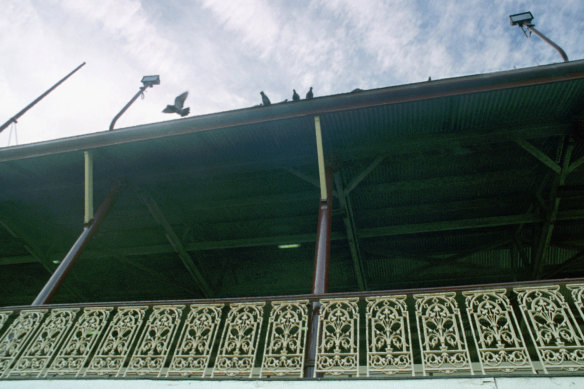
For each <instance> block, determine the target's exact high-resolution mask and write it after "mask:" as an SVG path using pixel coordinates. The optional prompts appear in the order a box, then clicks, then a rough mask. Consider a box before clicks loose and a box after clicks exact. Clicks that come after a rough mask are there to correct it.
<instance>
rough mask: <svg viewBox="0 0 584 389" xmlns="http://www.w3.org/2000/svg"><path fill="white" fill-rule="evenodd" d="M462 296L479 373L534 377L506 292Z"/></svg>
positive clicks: (471, 292)
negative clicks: (517, 373) (522, 373)
mask: <svg viewBox="0 0 584 389" xmlns="http://www.w3.org/2000/svg"><path fill="white" fill-rule="evenodd" d="M462 294H463V295H464V296H465V297H466V300H465V303H466V313H467V315H468V321H469V323H470V326H471V330H472V335H473V338H474V342H475V346H476V348H477V352H478V356H479V364H480V367H481V371H482V373H483V374H486V372H487V371H488V372H489V373H491V372H500V373H510V372H513V371H518V370H531V372H533V373H535V369H534V367H533V363H532V362H531V358H529V352H528V351H527V348H526V346H525V339H523V335H522V334H521V331H520V329H519V324H518V322H517V318H516V317H515V313H514V312H513V308H512V307H511V303H510V301H509V299H508V298H507V296H506V290H505V289H489V290H476V291H468V292H463V293H462Z"/></svg>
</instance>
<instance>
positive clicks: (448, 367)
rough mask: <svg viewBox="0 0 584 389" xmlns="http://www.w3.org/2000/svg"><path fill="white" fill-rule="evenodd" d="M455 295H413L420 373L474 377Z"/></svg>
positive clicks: (452, 293)
mask: <svg viewBox="0 0 584 389" xmlns="http://www.w3.org/2000/svg"><path fill="white" fill-rule="evenodd" d="M455 296H456V293H454V292H451V293H436V294H419V295H414V299H415V300H416V320H417V324H418V326H417V327H418V338H419V341H420V350H421V353H422V370H423V374H424V375H426V374H428V373H446V374H452V373H455V372H465V373H467V374H468V373H470V374H473V370H472V367H471V360H470V355H469V352H468V347H467V342H466V337H465V334H464V326H463V324H462V316H461V314H460V310H459V309H458V305H457V304H456V300H455Z"/></svg>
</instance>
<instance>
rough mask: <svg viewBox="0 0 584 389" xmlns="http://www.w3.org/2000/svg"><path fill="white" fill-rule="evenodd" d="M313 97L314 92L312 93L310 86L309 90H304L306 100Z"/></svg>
mask: <svg viewBox="0 0 584 389" xmlns="http://www.w3.org/2000/svg"><path fill="white" fill-rule="evenodd" d="M313 97H314V93H312V87H310V90H309V91H308V92H306V100H310V99H312V98H313Z"/></svg>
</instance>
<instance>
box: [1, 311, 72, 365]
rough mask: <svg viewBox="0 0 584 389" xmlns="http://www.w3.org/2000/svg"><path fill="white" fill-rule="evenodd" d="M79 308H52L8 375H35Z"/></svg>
mask: <svg viewBox="0 0 584 389" xmlns="http://www.w3.org/2000/svg"><path fill="white" fill-rule="evenodd" d="M78 312H79V308H63V309H54V310H52V311H51V313H50V314H49V317H48V318H47V319H46V320H45V322H44V323H43V325H42V326H41V327H40V329H39V331H37V332H36V335H35V336H34V337H33V338H32V341H31V342H30V343H29V344H28V346H27V347H26V348H25V349H24V352H23V354H22V355H21V356H20V358H19V359H18V362H17V363H16V364H15V365H14V366H13V367H12V369H11V370H10V372H9V373H8V376H37V375H40V374H41V372H42V371H43V370H44V369H45V367H46V366H47V365H48V363H49V360H50V358H51V357H52V355H53V353H54V351H55V350H56V349H57V347H58V346H59V345H60V344H61V341H62V340H63V337H64V336H65V334H66V333H67V332H68V330H69V329H70V328H71V326H72V325H73V322H74V320H75V316H76V315H77V313H78Z"/></svg>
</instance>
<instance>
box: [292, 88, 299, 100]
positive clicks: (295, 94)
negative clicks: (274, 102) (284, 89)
mask: <svg viewBox="0 0 584 389" xmlns="http://www.w3.org/2000/svg"><path fill="white" fill-rule="evenodd" d="M292 92H294V93H292V101H300V95H299V94H298V93H296V89H292Z"/></svg>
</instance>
